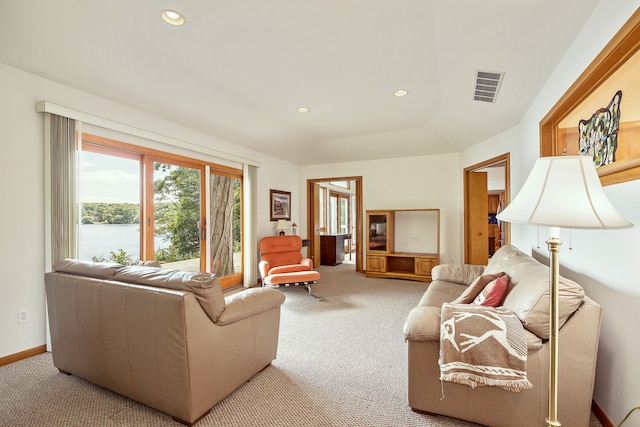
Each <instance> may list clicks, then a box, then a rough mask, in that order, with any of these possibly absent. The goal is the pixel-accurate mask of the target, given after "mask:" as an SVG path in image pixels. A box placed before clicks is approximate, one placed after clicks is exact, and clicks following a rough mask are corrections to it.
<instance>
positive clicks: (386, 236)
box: [366, 209, 440, 282]
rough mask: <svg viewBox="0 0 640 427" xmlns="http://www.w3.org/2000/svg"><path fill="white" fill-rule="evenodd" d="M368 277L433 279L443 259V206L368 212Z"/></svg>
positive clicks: (424, 280)
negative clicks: (441, 237) (441, 240)
mask: <svg viewBox="0 0 640 427" xmlns="http://www.w3.org/2000/svg"><path fill="white" fill-rule="evenodd" d="M367 230H368V233H367V246H366V249H367V251H366V252H367V268H366V276H367V277H388V278H396V279H410V280H420V281H423V282H430V281H431V269H432V268H433V267H435V266H436V265H438V264H439V262H440V209H396V210H369V211H367Z"/></svg>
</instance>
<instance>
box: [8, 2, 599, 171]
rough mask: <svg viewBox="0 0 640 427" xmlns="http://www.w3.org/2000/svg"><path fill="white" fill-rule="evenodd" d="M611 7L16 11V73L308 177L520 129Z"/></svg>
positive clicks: (201, 5) (182, 5)
mask: <svg viewBox="0 0 640 427" xmlns="http://www.w3.org/2000/svg"><path fill="white" fill-rule="evenodd" d="M597 3H598V1H597V0H563V1H557V0H536V1H514V0H501V1H499V0H485V1H477V0H456V1H450V0H393V1H391V0H322V1H319V0H304V1H300V0H268V1H267V0H239V1H224V2H223V1H216V0H135V1H131V0H91V1H86V0H56V1H46V2H45V1H39V0H0V5H2V12H3V14H2V15H1V16H0V62H3V63H5V64H7V65H10V66H12V67H15V68H19V69H22V70H25V71H28V72H31V73H33V74H37V75H39V76H42V77H45V78H47V79H50V80H53V81H56V82H60V83H62V84H64V85H67V86H70V87H73V88H77V89H80V90H82V91H85V92H89V93H91V94H94V95H97V96H100V97H102V98H106V99H110V100H113V101H116V102H118V103H121V104H125V105H127V106H130V107H133V108H136V109H139V110H142V111H145V112H147V113H151V114H153V115H156V116H159V117H163V118H165V119H168V120H171V121H174V122H176V123H179V124H181V125H184V126H187V127H190V128H193V129H196V130H199V131H201V132H205V133H207V134H210V135H213V136H215V137H218V138H222V139H225V140H227V141H231V142H233V143H236V144H240V145H243V146H246V147H250V148H252V149H255V150H257V151H260V152H264V153H266V154H269V155H272V156H275V157H278V158H283V159H287V160H290V161H292V162H294V163H296V164H300V165H307V164H324V163H334V162H344V161H358V160H373V159H381V158H393V157H406V156H419V155H429V154H438V153H447V152H457V151H460V150H462V149H464V148H465V147H468V146H470V145H473V144H475V143H477V142H480V141H483V140H485V139H487V138H489V137H491V136H493V135H496V134H498V133H500V132H502V131H504V130H506V129H508V128H510V127H512V126H514V125H516V124H517V123H518V122H519V121H520V119H521V117H522V116H523V114H524V113H525V112H526V109H527V108H528V106H529V105H530V103H531V101H532V100H533V98H534V97H535V95H536V94H537V92H538V91H539V89H540V88H541V87H542V85H543V84H544V82H545V81H546V79H547V78H548V76H549V75H550V73H551V71H552V70H553V68H554V67H555V65H556V64H557V63H558V61H559V60H560V58H561V57H562V55H563V54H564V52H565V51H566V49H567V48H568V46H569V45H570V44H571V42H572V41H573V39H574V38H575V36H576V34H577V32H578V31H579V30H580V28H581V27H582V25H583V23H584V22H585V21H586V20H587V18H588V17H589V15H590V14H591V13H592V11H593V9H594V8H595V6H596V4H597ZM167 8H169V9H175V10H177V11H179V12H181V13H182V14H183V15H184V17H185V24H184V25H183V26H180V27H175V26H170V25H168V24H166V23H165V22H164V21H163V20H162V19H161V18H160V12H161V10H162V9H167ZM478 70H487V71H493V72H504V78H503V81H502V84H501V87H500V89H499V91H498V94H497V99H496V101H495V102H494V103H487V102H479V101H474V100H473V95H474V85H475V76H476V72H477V71H478ZM398 89H404V90H407V91H408V92H409V93H408V95H406V96H404V97H396V96H394V95H393V93H394V91H396V90H398ZM48 101H52V102H56V101H57V100H55V99H49V100H48ZM63 105H64V104H63ZM64 106H66V107H69V108H76V109H77V108H78V107H77V106H74V105H64ZM301 106H304V107H308V108H309V109H310V111H309V112H307V113H300V112H298V111H297V108H298V107H301ZM87 112H89V113H90V111H87Z"/></svg>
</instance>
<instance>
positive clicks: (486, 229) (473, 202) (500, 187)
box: [464, 153, 511, 265]
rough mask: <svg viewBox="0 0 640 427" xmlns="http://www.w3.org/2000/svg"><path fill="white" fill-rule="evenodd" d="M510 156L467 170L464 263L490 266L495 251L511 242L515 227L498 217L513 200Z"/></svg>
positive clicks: (495, 158)
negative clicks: (512, 227)
mask: <svg viewBox="0 0 640 427" xmlns="http://www.w3.org/2000/svg"><path fill="white" fill-rule="evenodd" d="M510 176H511V167H510V154H509V153H505V154H502V155H500V156H497V157H494V158H492V159H488V160H485V161H483V162H481V163H477V164H475V165H472V166H469V167H467V168H465V169H464V262H465V263H467V264H478V265H486V264H487V262H488V260H489V258H490V256H491V255H493V252H494V251H495V250H496V249H497V248H499V247H500V246H502V245H506V244H509V243H510V242H511V226H510V224H509V223H505V222H499V221H497V219H496V215H497V214H498V213H499V212H500V211H501V210H502V209H504V207H505V206H506V204H508V203H509V201H510V200H511V185H510V178H509V177H510Z"/></svg>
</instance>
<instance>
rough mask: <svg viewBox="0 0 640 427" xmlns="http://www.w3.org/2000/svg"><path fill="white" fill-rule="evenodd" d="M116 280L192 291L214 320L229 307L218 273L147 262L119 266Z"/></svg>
mask: <svg viewBox="0 0 640 427" xmlns="http://www.w3.org/2000/svg"><path fill="white" fill-rule="evenodd" d="M113 279H114V280H118V281H120V282H126V283H135V284H139V285H145V286H154V287H156V288H167V289H175V290H178V291H188V292H192V293H193V294H194V295H195V297H196V299H197V300H198V302H199V303H200V306H201V307H202V309H203V310H204V311H205V312H206V313H207V315H208V316H209V318H210V319H211V320H212V321H214V322H215V321H217V320H218V317H219V316H220V314H222V312H223V311H224V308H225V300H224V295H223V294H222V290H221V289H220V283H219V282H218V279H217V278H216V275H215V274H212V273H198V272H191V271H175V270H164V269H162V268H155V267H144V266H134V265H132V266H126V267H121V268H119V269H118V270H117V272H116V274H115V275H114V277H113Z"/></svg>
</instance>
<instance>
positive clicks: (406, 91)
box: [393, 89, 409, 96]
mask: <svg viewBox="0 0 640 427" xmlns="http://www.w3.org/2000/svg"><path fill="white" fill-rule="evenodd" d="M408 93H409V91H408V90H404V89H400V90H397V91H395V92H393V94H394V95H395V96H405V95H407V94H408Z"/></svg>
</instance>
